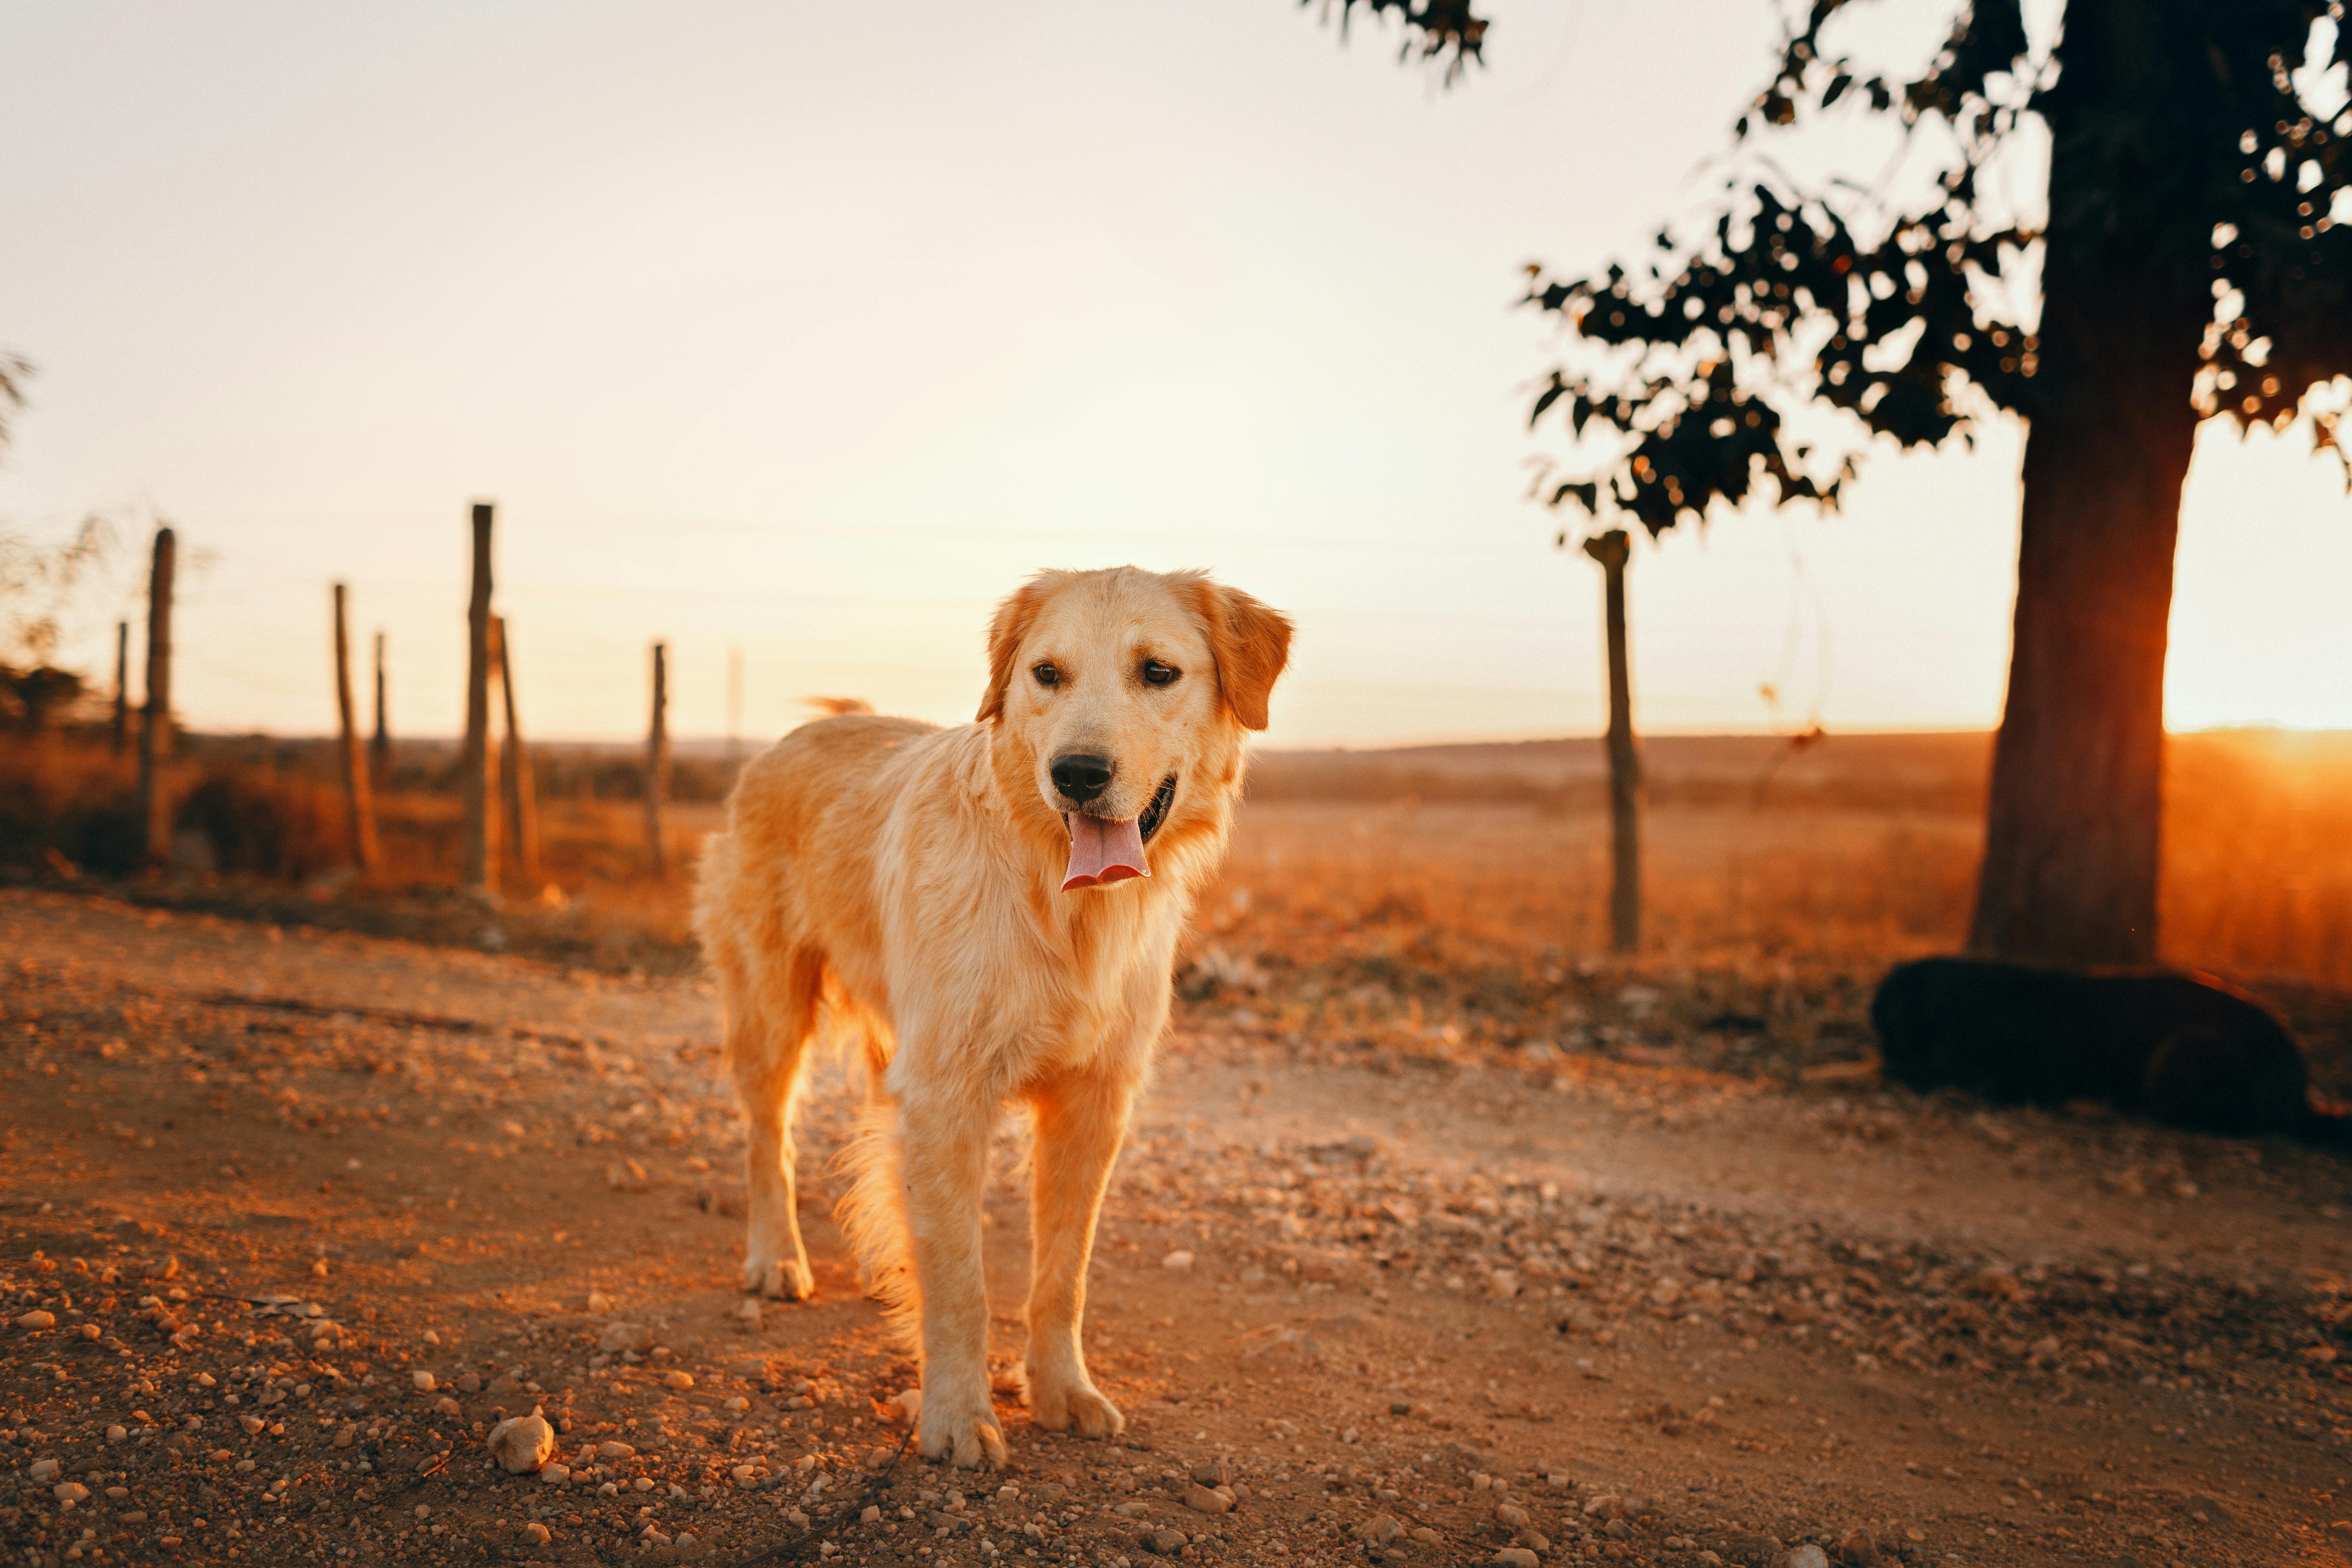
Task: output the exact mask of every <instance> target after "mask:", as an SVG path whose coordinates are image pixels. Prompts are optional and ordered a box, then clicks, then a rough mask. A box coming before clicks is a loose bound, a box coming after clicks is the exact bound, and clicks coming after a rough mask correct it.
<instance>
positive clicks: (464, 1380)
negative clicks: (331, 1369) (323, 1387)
mask: <svg viewBox="0 0 2352 1568" xmlns="http://www.w3.org/2000/svg"><path fill="white" fill-rule="evenodd" d="M295 1392H296V1393H298V1394H299V1393H300V1392H301V1390H299V1389H297V1390H295ZM457 1392H458V1393H460V1394H479V1393H481V1392H482V1379H481V1376H480V1374H479V1373H471V1372H468V1373H460V1374H459V1375H458V1378H457Z"/></svg>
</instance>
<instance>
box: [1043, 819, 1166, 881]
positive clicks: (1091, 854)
mask: <svg viewBox="0 0 2352 1568" xmlns="http://www.w3.org/2000/svg"><path fill="white" fill-rule="evenodd" d="M1067 820H1068V822H1069V825H1070V868H1069V869H1068V870H1067V871H1066V872H1064V873H1063V874H1062V891H1064V892H1068V891H1069V890H1070V889H1073V888H1103V887H1108V886H1109V885H1110V884H1111V883H1113V882H1124V881H1126V880H1127V879H1129V877H1149V876H1150V875H1151V868H1150V866H1149V865H1147V864H1146V863H1145V862H1144V858H1143V834H1142V833H1141V832H1140V831H1139V829H1138V828H1137V826H1136V818H1134V817H1132V816H1130V817H1129V818H1128V819H1127V820H1126V821H1124V822H1106V821H1104V820H1103V819H1102V818H1101V817H1099V816H1087V815H1086V814H1085V813H1084V812H1077V811H1074V812H1072V813H1070V815H1069V817H1068V819H1067Z"/></svg>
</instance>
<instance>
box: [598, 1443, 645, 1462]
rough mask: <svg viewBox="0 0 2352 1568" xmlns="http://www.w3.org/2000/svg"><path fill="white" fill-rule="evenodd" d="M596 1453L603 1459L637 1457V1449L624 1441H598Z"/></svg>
mask: <svg viewBox="0 0 2352 1568" xmlns="http://www.w3.org/2000/svg"><path fill="white" fill-rule="evenodd" d="M596 1454H597V1457H598V1458H604V1459H634V1458H636V1457H637V1451H636V1450H635V1448H633V1447H629V1445H628V1444H626V1443H599V1444H597V1445H596Z"/></svg>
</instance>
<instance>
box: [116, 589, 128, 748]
mask: <svg viewBox="0 0 2352 1568" xmlns="http://www.w3.org/2000/svg"><path fill="white" fill-rule="evenodd" d="M130 746H131V623H130V622H129V621H117V622H115V623H114V754H115V755H116V756H118V757H119V756H121V754H122V753H123V752H126V751H128V750H129V749H130Z"/></svg>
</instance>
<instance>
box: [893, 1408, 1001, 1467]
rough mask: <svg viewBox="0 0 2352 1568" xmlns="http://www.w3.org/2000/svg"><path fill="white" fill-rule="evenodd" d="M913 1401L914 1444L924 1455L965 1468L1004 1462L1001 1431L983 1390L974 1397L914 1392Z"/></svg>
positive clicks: (999, 1465) (994, 1465) (996, 1464)
mask: <svg viewBox="0 0 2352 1568" xmlns="http://www.w3.org/2000/svg"><path fill="white" fill-rule="evenodd" d="M901 1397H904V1396H903V1395H902V1396H901ZM916 1402H917V1403H916V1415H915V1448H916V1451H917V1452H919V1453H920V1454H921V1455H922V1456H923V1458H927V1459H944V1460H946V1461H947V1462H948V1463H949V1464H950V1465H953V1466H955V1467H956V1468H958V1469H964V1470H970V1469H977V1468H980V1467H981V1466H982V1465H986V1466H988V1467H989V1468H992V1469H994V1468H999V1467H1001V1466H1002V1465H1003V1463H1004V1433H1003V1429H1002V1428H1000V1427H999V1426H997V1425H996V1412H995V1411H994V1410H993V1409H992V1408H991V1407H990V1405H989V1403H988V1398H987V1395H986V1394H982V1395H981V1396H980V1398H978V1399H977V1400H950V1399H949V1398H946V1397H944V1396H941V1395H937V1394H935V1395H933V1396H931V1397H929V1398H925V1397H924V1396H923V1395H922V1394H920V1393H919V1392H917V1394H916Z"/></svg>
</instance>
